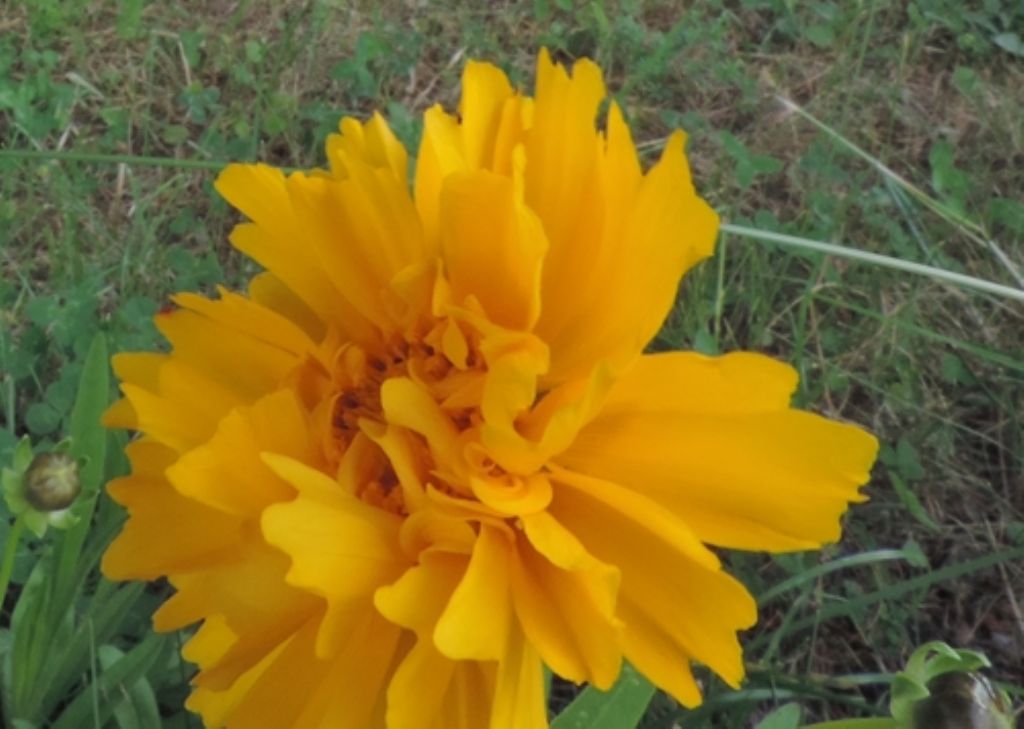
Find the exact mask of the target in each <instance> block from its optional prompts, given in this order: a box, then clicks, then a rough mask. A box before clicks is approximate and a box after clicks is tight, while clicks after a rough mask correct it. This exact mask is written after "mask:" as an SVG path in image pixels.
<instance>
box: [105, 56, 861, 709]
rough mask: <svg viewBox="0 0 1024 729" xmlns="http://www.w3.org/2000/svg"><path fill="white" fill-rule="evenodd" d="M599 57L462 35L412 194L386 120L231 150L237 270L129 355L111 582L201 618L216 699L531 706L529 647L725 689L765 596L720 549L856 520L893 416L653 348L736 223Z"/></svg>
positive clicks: (205, 705) (188, 618)
mask: <svg viewBox="0 0 1024 729" xmlns="http://www.w3.org/2000/svg"><path fill="white" fill-rule="evenodd" d="M604 97H605V86H604V83H603V81H602V76H601V72H600V70H599V69H598V67H597V66H596V65H594V64H593V63H592V62H590V61H587V60H581V61H578V62H577V63H576V64H575V65H574V66H573V68H572V71H571V73H570V72H569V71H567V70H566V69H565V68H563V67H561V66H559V65H556V64H554V63H552V61H551V60H550V59H549V57H548V55H547V54H546V53H543V52H542V53H541V55H540V59H539V62H538V67H537V81H536V92H535V96H534V97H533V98H530V97H528V96H525V95H523V94H522V93H520V92H518V91H517V90H516V89H514V88H513V87H512V86H511V85H510V84H509V81H508V80H507V79H506V77H505V76H504V74H503V73H502V72H501V71H500V70H498V69H497V68H495V67H494V66H491V65H488V64H485V63H475V62H471V63H469V64H468V65H467V67H466V69H465V72H464V75H463V82H462V101H461V106H460V110H459V114H458V115H457V116H456V115H452V114H449V113H446V112H445V111H444V110H443V109H441V108H440V107H434V108H432V109H430V110H429V111H427V112H426V115H425V118H424V129H423V140H422V143H421V145H420V149H419V154H418V156H417V159H416V166H415V180H414V183H413V185H412V191H411V192H410V189H409V184H408V182H407V180H408V174H409V173H408V158H407V153H406V150H405V149H404V148H403V147H402V145H401V144H400V143H399V142H398V141H397V139H396V137H395V136H394V135H393V134H392V132H391V131H390V129H389V128H388V125H387V123H386V122H385V121H384V119H383V118H381V117H380V116H374V117H373V118H372V119H371V120H370V121H368V122H366V123H360V122H358V121H356V120H354V119H343V120H342V122H341V125H340V134H338V135H334V136H331V137H330V138H329V139H328V141H327V158H328V162H329V168H328V169H326V170H320V169H316V170H312V171H310V172H306V173H302V172H298V173H293V174H290V175H286V174H284V173H283V172H282V171H280V170H278V169H274V168H272V167H268V166H265V165H232V166H230V167H229V168H227V169H226V170H225V171H224V172H223V173H222V174H221V175H220V177H219V178H218V180H217V182H216V188H217V190H218V191H219V192H220V193H221V194H222V195H223V196H224V197H225V198H226V199H227V200H228V201H229V202H230V203H231V204H232V205H234V206H235V207H236V208H238V209H239V210H240V211H241V213H242V214H243V215H244V216H245V217H246V218H248V220H249V222H245V223H242V224H240V225H239V226H238V227H237V228H235V230H234V232H233V234H232V236H231V240H232V243H233V244H234V245H235V246H236V247H237V248H238V249H239V250H241V251H242V252H244V253H245V254H247V255H248V256H251V257H252V258H253V259H255V260H256V261H257V262H258V263H259V264H261V265H262V266H263V267H264V268H265V269H266V271H265V272H264V273H262V274H260V275H258V276H256V278H254V279H253V280H252V281H251V283H250V286H249V290H248V292H247V293H246V294H239V293H232V292H229V291H226V290H222V291H221V292H220V296H219V298H217V299H214V300H211V299H207V298H204V297H202V296H198V295H195V294H181V295H178V296H177V297H176V298H175V301H176V303H177V305H178V307H179V308H177V309H176V310H174V311H172V312H169V313H163V314H160V315H158V317H157V326H158V327H159V329H160V330H161V332H162V333H163V334H164V336H165V337H166V338H167V339H168V341H169V342H170V344H171V347H172V351H171V352H170V353H169V354H157V353H143V354H122V355H119V356H117V357H116V358H115V360H114V366H115V369H116V371H117V373H118V375H119V376H120V378H121V380H122V383H123V384H122V386H121V387H122V391H123V393H124V398H123V399H122V400H121V401H120V402H118V403H117V404H116V405H115V406H114V407H113V408H112V409H111V411H110V412H109V414H108V416H107V422H108V424H110V425H112V426H117V427H123V428H132V429H136V430H138V431H141V433H142V434H143V437H142V438H140V439H139V440H136V441H135V442H134V443H132V444H131V445H130V446H129V451H128V455H129V457H130V460H131V463H132V469H133V470H132V474H131V475H130V476H128V477H126V478H123V479H120V480H118V481H115V482H114V483H112V484H111V485H110V493H111V495H112V496H113V497H114V498H115V499H117V500H118V501H119V502H121V503H122V504H124V505H125V506H126V507H127V509H128V512H129V514H130V519H129V520H128V522H127V524H126V526H125V528H124V531H123V532H122V533H121V535H120V537H119V538H118V539H117V540H116V541H115V542H114V544H113V545H112V546H111V548H110V550H109V551H108V552H107V554H106V557H105V560H104V569H105V571H106V574H107V575H108V576H110V577H112V578H116V579H153V578H156V577H159V576H167V578H168V579H169V581H170V583H171V584H172V585H173V587H174V588H175V590H176V592H175V594H174V595H173V596H172V597H171V598H170V599H169V600H168V601H167V602H166V603H165V604H164V605H163V606H162V607H161V608H160V609H159V611H158V612H157V614H156V616H155V624H156V627H157V629H159V630H174V629H177V628H182V627H185V626H190V625H194V624H196V623H199V624H200V627H199V628H198V630H197V631H196V632H195V635H194V636H193V637H192V638H191V640H189V642H188V643H187V645H186V647H185V649H184V655H185V657H186V658H187V659H189V660H191V661H193V662H195V663H196V664H198V666H199V669H200V670H199V672H198V673H197V674H196V676H195V677H194V679H193V684H194V690H193V692H192V694H191V697H190V698H189V701H188V706H189V707H190V708H191V709H193V710H195V711H197V712H199V713H200V714H201V715H202V717H203V720H204V721H205V723H206V725H207V726H209V727H220V726H227V727H233V728H234V727H274V728H275V729H277V728H281V727H302V728H303V729H306V728H307V727H346V728H348V729H358V728H362V727H366V728H377V727H387V729H424V728H427V729H431V728H433V729H459V728H465V729H480V727H491V729H536V728H538V727H545V726H546V725H547V714H546V708H545V697H544V689H543V679H542V666H543V665H545V664H546V665H547V666H549V667H550V668H551V670H552V671H554V672H555V673H557V674H558V675H560V676H563V677H565V678H566V679H569V680H571V681H575V682H589V683H591V684H593V685H595V686H597V687H599V688H608V687H610V686H611V685H612V684H613V683H614V682H615V680H616V677H617V676H618V674H619V670H620V666H621V665H622V661H623V660H624V659H626V660H629V661H630V662H632V664H633V665H634V666H635V667H636V668H637V669H638V670H639V671H640V672H641V673H643V674H644V675H646V676H647V677H648V678H649V679H651V680H652V681H653V682H654V683H656V684H657V685H658V686H660V687H661V688H663V689H664V690H666V691H667V692H669V693H670V694H671V695H672V696H674V697H675V698H677V699H678V700H679V701H680V702H682V703H683V704H686V705H694V704H696V703H698V702H699V701H700V691H699V688H698V685H697V683H696V681H695V680H694V677H693V674H692V671H691V666H692V664H693V663H695V662H696V663H701V664H704V665H706V666H708V667H709V668H710V669H711V670H713V671H714V672H715V673H717V674H718V675H720V676H721V677H722V678H723V679H724V680H725V681H726V682H727V683H728V684H730V685H733V686H736V685H737V684H739V682H740V681H741V679H742V678H743V662H742V657H741V651H740V646H739V643H738V641H737V637H736V634H737V631H738V630H741V629H743V628H746V627H748V626H750V625H752V624H753V623H754V621H755V617H756V610H755V605H754V601H753V600H752V598H751V596H750V595H749V594H748V593H747V591H746V590H745V589H744V587H743V586H742V585H741V584H740V583H739V582H738V581H737V580H736V579H734V578H733V577H731V576H730V575H728V574H727V573H726V572H724V571H723V569H722V566H721V563H720V561H719V559H718V557H717V556H716V554H715V553H714V552H713V551H712V550H711V549H709V546H708V545H711V546H716V547H731V548H738V549H748V550H770V551H783V550H793V549H808V548H814V547H817V546H819V545H821V544H823V543H826V542H831V541H834V540H835V539H837V538H838V537H839V534H840V524H839V519H840V516H841V514H842V513H843V512H844V511H845V509H846V507H847V504H848V503H849V502H851V501H857V500H858V499H859V498H860V497H859V495H858V491H857V490H858V487H859V486H860V485H861V484H863V483H864V482H865V481H866V479H867V475H868V468H869V467H870V465H871V463H872V460H873V458H874V455H875V450H876V442H875V440H874V438H872V437H871V436H870V435H868V434H866V433H865V432H863V431H862V430H859V429H858V428H856V427H853V426H850V425H844V424H840V423H836V422H831V421H829V420H826V419H825V418H822V417H819V416H817V415H813V414H811V413H807V412H801V411H798V410H794V409H791V408H790V406H789V402H790V396H791V394H792V392H793V390H794V387H795V386H796V382H797V376H796V373H795V372H794V371H793V369H791V368H790V367H788V366H786V365H784V364H780V363H779V362H776V361H774V360H772V359H769V358H767V357H763V356H760V355H757V354H750V353H742V352H741V353H735V354H729V355H726V356H723V357H705V356H702V355H699V354H694V353H689V352H669V353H662V354H644V353H643V350H644V347H645V345H646V344H647V343H648V342H649V341H650V340H651V338H652V337H653V336H654V334H655V333H656V332H657V331H658V329H659V327H660V325H661V323H662V321H663V320H664V318H665V316H666V314H667V313H668V311H669V309H670V308H671V307H672V306H673V303H674V301H675V298H676V289H677V286H678V284H679V280H680V277H681V276H682V275H683V273H684V272H685V271H686V270H687V269H689V268H690V267H692V266H693V265H694V264H695V263H696V262H698V261H699V260H701V259H702V258H705V257H706V256H708V255H709V254H710V253H711V251H712V247H713V244H714V240H715V237H716V232H717V224H718V219H717V217H716V215H715V213H714V212H713V211H712V210H711V208H709V207H708V205H707V204H706V203H705V202H704V201H703V200H702V199H701V198H700V197H698V196H697V194H696V192H695V191H694V187H693V183H692V182H691V179H690V171H689V168H688V165H687V161H686V157H685V155H684V144H685V137H684V135H683V134H682V132H676V133H675V134H673V135H672V136H671V137H670V138H669V140H668V143H667V144H666V146H665V149H664V152H663V153H662V155H661V158H660V159H659V160H658V161H657V162H656V163H655V164H654V165H653V166H652V167H651V168H650V169H649V170H647V171H646V172H644V170H643V168H642V165H641V163H640V161H639V159H638V157H637V152H636V148H635V146H634V144H633V141H632V138H631V136H630V131H629V128H628V127H627V125H626V123H625V121H624V119H623V115H622V112H621V111H620V109H619V107H618V106H617V105H616V104H615V103H611V104H610V105H609V108H608V111H607V115H606V119H605V120H604V122H603V125H602V126H603V128H601V129H599V128H598V126H597V124H596V122H597V117H598V110H599V107H600V105H601V103H602V100H603V99H604Z"/></svg>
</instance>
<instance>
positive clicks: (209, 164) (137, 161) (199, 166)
mask: <svg viewBox="0 0 1024 729" xmlns="http://www.w3.org/2000/svg"><path fill="white" fill-rule="evenodd" d="M0 159H36V160H47V161H54V162H57V161H65V162H91V163H99V164H124V165H145V166H149V167H177V168H179V169H184V170H213V171H215V172H217V171H219V170H222V169H224V168H225V167H226V166H227V165H228V163H227V162H221V161H219V160H205V159H174V158H173V157H143V156H141V155H134V154H99V153H94V152H51V151H49V150H45V149H44V150H35V149H0Z"/></svg>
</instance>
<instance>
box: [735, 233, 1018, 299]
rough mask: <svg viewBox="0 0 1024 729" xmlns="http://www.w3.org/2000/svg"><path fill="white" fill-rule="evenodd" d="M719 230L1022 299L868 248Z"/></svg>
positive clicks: (1002, 288) (1015, 293)
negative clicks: (864, 249) (868, 249)
mask: <svg viewBox="0 0 1024 729" xmlns="http://www.w3.org/2000/svg"><path fill="white" fill-rule="evenodd" d="M721 230H722V231H723V232H725V233H732V234H733V235H738V236H742V237H744V238H753V239H755V240H764V241H771V242H772V243H779V244H781V245H784V246H790V247H791V248H802V249H804V250H808V251H818V252H819V253H826V254H828V255H830V256H839V257H840V258H846V259H849V260H851V261H860V262H862V263H871V264H874V265H876V266H881V267H882V268H888V269H891V270H893V271H906V272H907V273H914V274H917V275H918V276H927V277H928V278H932V279H935V280H936V281H941V282H943V283H948V284H953V285H956V286H961V287H963V288H968V289H975V290H976V291H984V292H985V293H989V294H996V295H997V296H1002V297H1005V298H1008V299H1014V300H1016V301H1024V289H1018V288H1013V287H1012V286H1004V285H1003V284H1000V283H996V282H994V281H987V280H985V279H982V278H976V277H974V276H967V275H965V274H962V273H956V272H955V271H947V270H945V269H942V268H936V267H935V266H926V265H924V264H923V263H915V262H914V261H905V260H903V259H902V258H894V257H892V256H885V255H882V254H881V253H871V252H870V251H862V250H859V249H857V248H850V247H848V246H839V245H835V244H834V243H822V242H821V241H816V240H811V239H810V238H801V237H799V236H796V235H787V234H785V233H773V232H771V231H768V230H758V229H757V228H748V227H746V226H743V225H731V224H729V223H723V224H722V225H721Z"/></svg>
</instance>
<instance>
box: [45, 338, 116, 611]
mask: <svg viewBox="0 0 1024 729" xmlns="http://www.w3.org/2000/svg"><path fill="white" fill-rule="evenodd" d="M109 402H110V364H109V358H108V356H107V340H106V337H104V335H103V334H102V333H100V334H97V335H96V336H95V337H94V338H93V340H92V344H91V345H90V347H89V352H88V354H87V355H86V357H85V364H84V365H83V367H82V379H81V380H80V381H79V385H78V394H77V395H76V397H75V405H74V408H73V409H72V410H71V423H70V429H69V435H70V436H71V454H72V455H73V456H75V457H76V458H78V459H79V460H80V461H81V462H82V469H81V480H82V493H81V495H80V496H79V497H78V500H77V501H76V502H75V503H74V505H73V506H72V507H71V508H72V512H73V513H74V514H75V516H76V517H77V518H78V522H77V523H76V524H75V525H74V526H72V527H71V528H69V529H68V530H66V531H64V532H62V533H61V534H60V535H59V536H58V537H57V539H56V544H55V554H56V559H57V570H56V573H55V575H54V582H53V585H52V586H51V595H52V599H53V602H52V603H51V610H53V611H62V610H64V609H66V608H67V606H68V605H70V604H71V603H72V601H73V598H74V594H75V592H76V591H77V589H78V585H79V584H80V582H81V578H82V577H83V576H84V575H82V574H80V573H81V572H82V570H80V569H79V564H80V562H79V560H80V557H81V555H82V548H83V545H84V544H85V540H86V537H87V536H88V534H89V529H90V527H91V526H92V514H93V509H94V508H95V505H96V497H97V494H98V493H99V490H100V486H101V485H102V483H103V475H104V466H105V464H106V459H107V431H106V429H105V428H104V427H103V425H102V424H101V423H100V417H101V416H102V415H103V411H104V410H106V408H107V405H108V403H109Z"/></svg>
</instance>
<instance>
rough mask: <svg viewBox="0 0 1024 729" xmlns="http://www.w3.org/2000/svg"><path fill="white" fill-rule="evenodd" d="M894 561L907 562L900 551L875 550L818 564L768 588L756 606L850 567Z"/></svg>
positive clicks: (905, 556)
mask: <svg viewBox="0 0 1024 729" xmlns="http://www.w3.org/2000/svg"><path fill="white" fill-rule="evenodd" d="M896 559H900V560H907V554H906V552H904V551H903V550H902V549H876V550H874V551H871V552H861V553H860V554H853V555H850V556H849V557H840V558H839V559H835V560H832V561H831V562H826V563H825V564H819V565H817V566H815V567H812V568H810V569H807V570H804V571H803V572H800V573H799V574H796V575H793V576H792V577H789V578H787V579H785V580H783V581H782V582H780V583H778V584H777V585H773V586H772V587H769V588H768V589H767V590H765V591H764V592H763V593H762V594H760V595H758V596H757V604H758V605H764V604H766V603H769V602H771V601H772V600H774V599H775V598H777V597H779V596H780V595H782V594H783V593H785V592H788V591H789V590H792V589H794V588H796V587H799V586H800V585H802V584H805V583H807V582H810V581H811V580H815V579H817V578H819V577H822V576H824V575H827V574H829V573H831V572H836V571H838V570H844V569H850V568H851V567H862V566H864V565H869V564H875V563H877V562H889V561H892V560H896Z"/></svg>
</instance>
